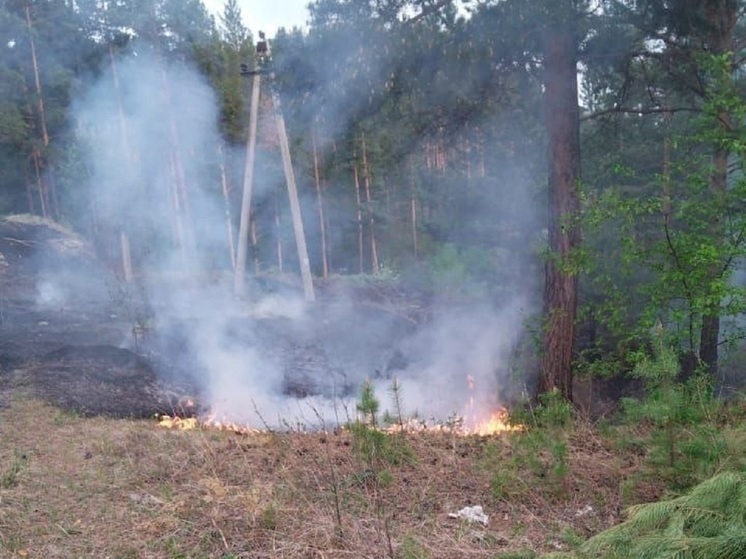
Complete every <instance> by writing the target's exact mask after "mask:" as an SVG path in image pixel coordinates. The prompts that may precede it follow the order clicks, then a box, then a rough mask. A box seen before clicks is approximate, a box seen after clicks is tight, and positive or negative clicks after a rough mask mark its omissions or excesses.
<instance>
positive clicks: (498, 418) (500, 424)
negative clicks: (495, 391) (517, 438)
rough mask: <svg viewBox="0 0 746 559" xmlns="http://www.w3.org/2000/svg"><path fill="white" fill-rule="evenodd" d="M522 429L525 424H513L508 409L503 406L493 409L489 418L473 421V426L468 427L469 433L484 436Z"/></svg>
mask: <svg viewBox="0 0 746 559" xmlns="http://www.w3.org/2000/svg"><path fill="white" fill-rule="evenodd" d="M522 430H523V425H517V424H516V425H514V424H511V423H510V421H509V417H508V410H507V409H505V408H501V409H499V410H497V411H493V412H492V413H491V414H490V417H489V419H486V420H482V421H476V422H474V423H472V425H471V427H467V429H466V432H467V434H469V435H482V436H484V435H495V434H499V433H505V432H510V431H522Z"/></svg>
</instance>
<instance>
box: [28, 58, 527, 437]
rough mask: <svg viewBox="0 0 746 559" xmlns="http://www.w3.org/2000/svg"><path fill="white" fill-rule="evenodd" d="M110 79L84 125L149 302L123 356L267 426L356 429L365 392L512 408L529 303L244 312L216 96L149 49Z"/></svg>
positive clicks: (94, 192)
mask: <svg viewBox="0 0 746 559" xmlns="http://www.w3.org/2000/svg"><path fill="white" fill-rule="evenodd" d="M111 70H112V71H111V72H107V73H104V74H103V75H102V76H101V77H100V79H98V80H96V81H95V82H93V83H92V84H91V85H90V87H88V88H87V90H86V93H85V95H83V96H82V97H81V98H80V99H79V100H78V102H77V103H76V112H75V114H76V121H77V123H78V128H77V139H78V144H79V145H80V146H83V150H82V154H83V157H84V159H85V164H86V166H87V168H88V169H89V170H90V180H89V184H88V187H89V189H90V192H91V200H93V201H94V202H93V203H94V205H95V210H96V214H95V216H96V217H95V219H96V220H97V223H96V224H95V227H94V228H93V231H94V234H96V232H98V233H99V234H100V235H101V236H102V237H105V236H106V235H108V236H109V237H110V238H111V239H114V243H113V244H114V249H113V250H112V252H113V253H116V248H117V245H116V241H117V239H119V238H120V236H121V235H122V234H124V235H126V237H127V238H128V239H129V241H130V244H131V249H132V255H133V256H132V257H133V260H134V265H135V268H136V270H137V274H136V278H135V281H134V286H132V285H130V286H127V285H124V284H121V285H124V287H123V289H124V290H125V291H127V292H129V293H135V294H137V297H135V296H133V297H131V298H124V299H122V300H121V301H119V304H120V305H122V306H124V307H127V306H138V309H135V310H132V309H130V310H129V311H127V312H126V313H123V314H126V315H127V316H129V317H130V318H131V320H132V321H133V323H137V324H135V325H136V326H138V327H141V328H140V329H139V331H140V333H141V336H142V339H134V338H133V336H129V335H125V336H124V337H123V339H122V341H121V345H122V346H127V347H131V348H133V349H136V350H137V351H143V352H146V353H148V354H149V355H152V356H153V359H154V360H155V361H156V362H157V363H158V364H159V365H158V367H157V368H158V370H159V371H160V372H161V374H163V375H165V376H168V377H169V378H170V379H173V378H179V377H181V378H184V379H186V380H189V382H190V383H193V384H194V385H195V386H196V387H197V389H198V391H199V393H200V395H201V396H202V398H203V399H204V401H205V403H206V404H207V405H208V406H209V407H210V408H211V409H213V410H215V411H216V412H217V413H220V414H224V415H225V416H226V417H227V418H229V419H231V420H232V421H237V422H244V423H247V424H251V425H255V426H259V425H262V424H263V423H268V424H271V425H278V424H283V423H285V424H294V423H296V422H302V423H304V424H307V425H309V424H311V425H312V424H317V423H318V422H319V421H322V420H323V421H335V420H337V421H339V420H342V421H344V420H346V419H347V418H348V417H349V416H350V415H354V413H355V407H354V399H355V397H356V395H357V394H358V393H359V389H360V386H361V384H362V383H363V382H364V381H365V380H366V379H368V380H371V381H372V382H373V383H374V385H375V387H376V389H377V392H378V394H379V397H380V398H381V400H382V407H383V408H384V409H385V408H387V407H389V405H388V398H387V393H388V391H389V389H390V387H391V383H392V381H393V379H394V378H396V379H397V380H398V381H399V382H400V383H401V392H400V394H401V400H402V403H403V405H404V412H405V413H407V414H412V413H417V414H418V415H419V416H421V417H434V418H446V417H448V416H449V415H452V414H454V413H457V414H463V413H464V412H465V410H466V409H467V406H468V405H469V402H470V401H472V402H473V404H472V406H475V407H476V408H475V409H476V410H477V411H480V408H481V409H483V410H484V411H485V413H486V411H487V410H489V408H491V407H492V406H494V405H495V404H497V403H499V402H497V401H496V396H495V395H498V394H500V393H501V391H502V393H507V390H506V386H508V385H509V384H514V383H515V380H514V379H513V378H511V370H510V369H511V367H510V360H511V355H512V351H513V349H514V348H515V346H516V344H517V343H518V341H519V334H520V332H521V331H522V324H523V322H524V320H525V319H526V316H527V315H528V313H529V312H530V310H531V307H530V302H529V301H528V300H527V299H526V298H524V297H517V298H516V297H513V298H510V301H511V302H510V303H509V304H507V305H497V304H495V303H494V302H480V303H479V304H478V305H476V306H475V305H468V306H467V305H463V304H461V305H459V306H458V307H456V308H454V307H448V306H444V307H439V306H435V307H433V308H432V309H429V311H428V312H429V313H431V314H432V316H431V317H430V318H428V319H427V320H423V319H421V317H418V318H417V319H413V318H412V316H409V315H408V314H407V310H406V309H407V308H409V307H408V305H407V304H406V302H405V301H404V300H401V299H400V300H398V301H397V299H396V297H392V298H391V299H390V300H389V301H387V302H386V303H385V304H382V303H381V302H380V301H379V300H375V301H372V300H368V299H367V297H366V293H365V289H357V290H355V289H349V290H330V294H328V295H327V296H323V297H320V300H319V301H318V302H316V303H313V304H307V303H305V302H304V301H303V300H302V299H301V298H300V295H299V289H297V287H298V286H297V285H290V286H287V285H286V284H281V283H278V284H277V285H275V286H274V287H273V288H272V289H268V288H267V286H266V285H262V283H261V281H259V278H256V279H254V278H251V279H250V280H249V281H250V284H251V288H250V289H249V296H248V297H247V298H245V299H237V298H236V297H234V295H233V292H232V286H231V281H230V254H229V249H228V247H227V242H226V235H225V231H226V217H225V210H224V202H223V200H222V199H221V186H220V176H219V168H218V159H217V158H218V153H219V149H218V146H219V134H218V131H217V125H216V123H217V109H216V107H217V102H216V99H215V95H214V93H213V92H212V90H211V89H210V87H209V86H208V84H206V83H205V81H204V80H203V78H201V77H200V75H199V74H198V73H197V72H196V71H194V70H193V69H191V68H189V67H188V66H185V65H184V64H182V63H166V62H164V61H162V60H161V59H159V58H158V57H156V56H151V55H149V54H147V53H145V52H141V53H139V55H137V56H135V55H130V56H126V57H123V58H121V59H119V60H117V61H116V62H115V66H112V68H111ZM114 71H115V72H116V73H114ZM115 76H116V78H115ZM278 186H279V187H282V186H283V184H282V178H281V177H279V176H264V177H261V176H260V177H257V180H256V188H255V193H256V195H257V196H259V197H261V196H262V195H263V193H265V192H269V191H271V190H272V189H274V188H277V187H278ZM84 210H85V211H88V210H89V208H81V211H84ZM109 248H110V249H111V248H112V247H111V246H110V247H109ZM80 272H81V278H84V277H86V275H87V274H90V273H91V272H90V271H87V270H85V269H81V270H80ZM74 284H75V282H74V281H72V280H71V279H70V278H67V280H66V285H74ZM81 285H82V284H81ZM278 285H280V286H281V287H278ZM65 289H69V288H65ZM65 289H62V288H61V287H59V286H57V285H55V283H54V282H53V281H50V280H49V279H48V278H47V279H46V280H45V282H44V283H42V284H40V285H39V299H40V302H42V303H45V304H48V303H50V302H54V303H55V304H58V303H59V299H60V297H63V296H64V293H66V292H67V291H65ZM140 296H142V298H143V299H144V302H134V301H135V299H137V298H138V297H140ZM403 297H404V298H406V293H405V294H404V295H403ZM423 314H426V313H423ZM133 331H134V329H133Z"/></svg>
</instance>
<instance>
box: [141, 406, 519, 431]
mask: <svg viewBox="0 0 746 559" xmlns="http://www.w3.org/2000/svg"><path fill="white" fill-rule="evenodd" d="M156 420H157V422H158V425H159V426H160V427H163V428H166V429H175V430H183V431H190V430H195V429H214V430H218V431H229V432H232V433H235V434H237V435H249V434H255V433H261V432H263V431H267V430H269V428H268V427H267V428H265V429H257V428H255V427H251V426H249V425H247V424H243V423H238V422H235V421H231V420H229V419H228V418H226V417H224V416H223V417H219V414H217V413H209V414H206V415H204V416H202V417H198V416H190V417H181V416H179V415H158V416H157V417H156ZM380 429H381V430H382V431H384V432H386V433H391V434H394V433H401V432H405V433H448V434H452V435H457V436H461V437H469V436H489V435H499V434H502V433H508V432H515V431H522V430H523V429H524V427H523V425H517V424H511V423H510V421H509V418H508V410H507V409H506V408H500V409H497V410H495V411H493V412H492V413H491V414H490V416H489V417H488V418H486V419H485V418H482V419H478V418H475V417H471V418H465V417H463V416H452V417H451V418H449V419H448V420H447V421H434V420H432V421H424V420H422V419H418V418H410V419H405V420H403V421H401V422H400V423H394V424H392V425H389V426H386V427H380Z"/></svg>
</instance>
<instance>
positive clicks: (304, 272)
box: [271, 92, 316, 301]
mask: <svg viewBox="0 0 746 559" xmlns="http://www.w3.org/2000/svg"><path fill="white" fill-rule="evenodd" d="M271 97H272V108H273V110H274V113H275V122H276V123H277V135H278V137H279V141H280V152H281V153H282V168H283V170H284V171H285V182H287V185H288V198H289V199H290V215H291V216H292V218H293V232H294V233H295V244H296V246H297V248H298V261H299V262H300V275H301V279H302V281H303V294H304V296H305V298H306V301H314V300H315V299H316V296H315V294H314V290H313V278H312V277H311V262H310V261H309V259H308V248H307V246H306V234H305V231H304V229H303V216H302V214H301V211H300V202H299V201H298V187H297V186H296V184H295V173H294V172H293V163H292V161H291V159H290V144H289V143H288V136H287V131H286V130H285V118H284V117H283V116H282V111H281V110H280V100H279V99H278V97H277V94H276V93H274V92H272V96H271Z"/></svg>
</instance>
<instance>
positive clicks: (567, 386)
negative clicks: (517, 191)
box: [539, 21, 580, 400]
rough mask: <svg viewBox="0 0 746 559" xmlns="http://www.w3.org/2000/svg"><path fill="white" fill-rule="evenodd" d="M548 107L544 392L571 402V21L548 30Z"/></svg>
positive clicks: (575, 128) (574, 204)
mask: <svg viewBox="0 0 746 559" xmlns="http://www.w3.org/2000/svg"><path fill="white" fill-rule="evenodd" d="M544 85H545V93H544V110H545V112H546V114H545V118H546V127H547V136H548V141H549V223H548V229H549V254H548V256H547V261H546V269H545V287H544V321H545V324H544V331H543V352H542V355H541V376H540V381H539V393H545V392H549V391H553V390H557V391H558V392H559V393H560V394H561V395H562V396H563V397H565V398H566V399H567V400H572V359H573V344H574V339H575V316H576V312H577V276H576V273H575V272H574V270H573V269H572V268H573V266H572V257H573V251H574V250H575V249H576V247H577V246H578V245H579V242H580V232H579V227H578V223H577V217H578V211H579V207H580V205H579V196H578V181H579V179H580V114H579V109H578V85H577V46H576V43H575V39H574V36H573V32H572V26H571V25H569V21H568V22H565V24H564V25H558V26H556V27H554V28H552V29H547V30H546V31H545V81H544Z"/></svg>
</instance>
